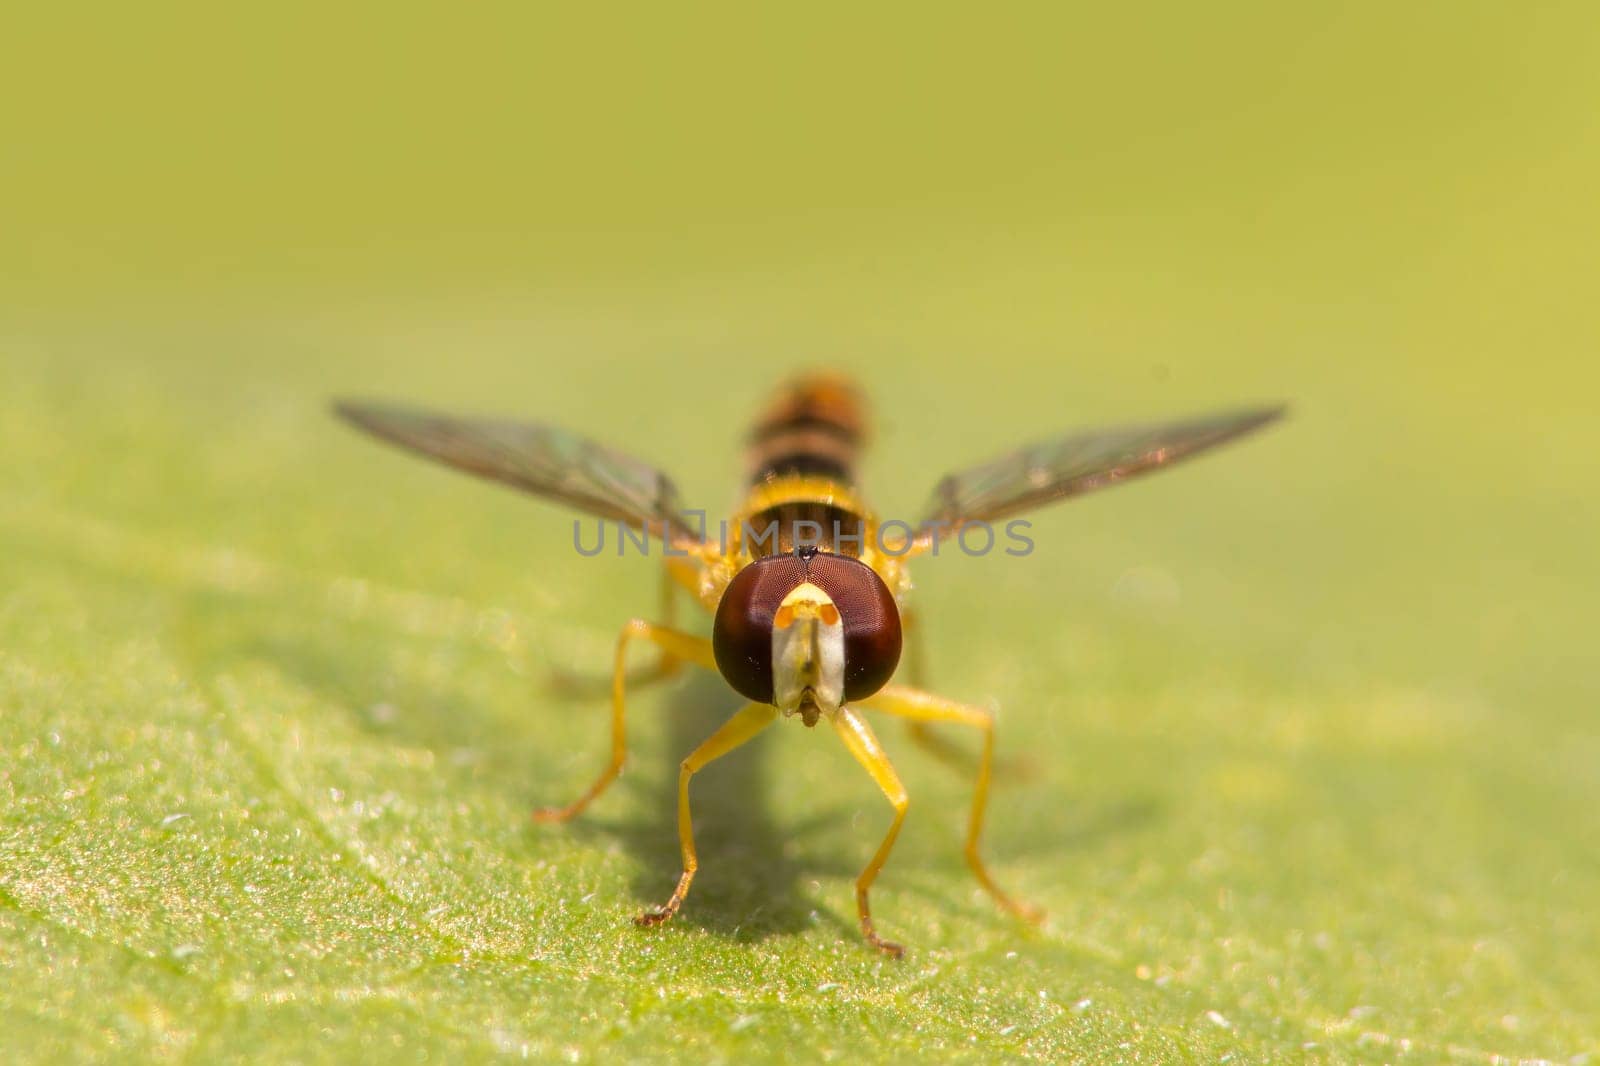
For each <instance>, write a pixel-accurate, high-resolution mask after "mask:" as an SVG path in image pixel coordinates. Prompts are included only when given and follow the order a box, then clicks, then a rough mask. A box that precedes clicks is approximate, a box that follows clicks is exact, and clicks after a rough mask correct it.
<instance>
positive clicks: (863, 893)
mask: <svg viewBox="0 0 1600 1066" xmlns="http://www.w3.org/2000/svg"><path fill="white" fill-rule="evenodd" d="M833 725H834V728H835V729H837V730H838V731H839V736H840V737H841V738H843V740H844V744H845V747H847V748H849V749H850V754H851V755H854V756H855V757H856V761H857V762H859V763H860V764H861V765H862V766H863V767H864V768H865V769H866V771H867V773H869V774H871V775H872V779H873V780H874V781H876V782H877V783H878V787H879V788H881V789H882V790H883V794H884V795H885V796H887V797H888V799H889V803H890V805H891V806H893V807H894V821H893V822H891V823H889V832H887V833H886V834H884V837H883V843H882V844H879V845H878V850H877V851H876V852H875V853H874V854H873V856H872V861H871V862H869V863H867V868H866V869H864V870H862V871H861V876H860V877H858V878H856V913H857V914H858V915H859V916H860V918H861V932H862V935H864V936H865V937H866V938H867V942H868V943H869V944H871V945H872V946H873V947H875V948H877V949H878V950H879V951H881V952H883V953H884V954H886V955H891V956H893V957H894V958H897V959H898V958H899V957H900V956H901V955H904V954H905V950H906V949H905V948H903V947H901V946H900V945H899V944H896V943H894V942H893V941H890V940H885V939H883V937H881V936H879V935H878V931H877V929H876V928H875V927H874V926H873V924H872V909H871V908H870V907H869V906H868V905H867V892H868V890H870V889H871V888H872V883H873V882H874V881H876V880H877V879H878V874H879V873H880V872H881V871H882V870H883V864H884V863H886V862H888V861H889V852H890V851H891V850H892V849H893V848H894V842H895V838H896V837H898V836H899V835H900V826H901V824H902V823H904V822H905V820H906V809H907V808H908V807H909V806H910V805H911V799H910V797H908V796H907V795H906V787H905V786H904V785H902V784H901V783H900V775H899V774H897V773H895V771H894V764H893V763H891V762H890V761H889V757H888V756H887V755H885V754H884V753H883V748H882V746H880V745H879V744H878V738H877V737H876V736H875V735H874V734H873V732H872V727H871V726H869V725H867V723H866V722H864V721H863V720H862V719H861V716H860V715H858V714H856V713H855V712H854V711H852V710H851V709H850V708H848V707H840V708H839V713H838V714H836V715H834V718H833Z"/></svg>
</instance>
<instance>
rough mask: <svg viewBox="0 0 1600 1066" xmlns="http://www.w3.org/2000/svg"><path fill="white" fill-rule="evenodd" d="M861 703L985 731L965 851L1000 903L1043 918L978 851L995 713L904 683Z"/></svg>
mask: <svg viewBox="0 0 1600 1066" xmlns="http://www.w3.org/2000/svg"><path fill="white" fill-rule="evenodd" d="M859 706H862V707H867V708H869V709H871V710H875V711H883V712H884V713H886V714H892V715H895V716H896V717H899V718H905V719H909V720H910V721H912V722H921V723H927V722H953V723H957V724H960V725H967V726H971V727H972V728H974V729H978V730H981V731H982V732H983V753H982V755H981V756H979V760H978V779H977V782H976V785H975V786H974V788H973V793H972V813H971V815H970V816H969V818H968V820H967V839H966V844H965V846H964V847H963V848H962V854H963V855H965V856H966V860H967V865H968V866H970V867H971V868H972V872H973V874H974V875H976V877H977V878H978V882H979V883H980V884H982V885H983V887H984V888H985V889H987V890H988V892H989V895H991V896H993V897H994V900H995V902H996V903H998V904H999V905H1000V906H1001V907H1003V908H1004V909H1005V910H1008V911H1010V912H1011V913H1012V914H1015V915H1016V916H1017V917H1019V918H1022V919H1024V920H1026V921H1030V922H1037V921H1039V920H1040V919H1042V918H1043V917H1044V913H1043V912H1042V911H1040V910H1039V909H1038V908H1037V907H1033V906H1030V905H1029V904H1026V903H1023V902H1022V901H1020V900H1018V899H1016V898H1014V897H1013V896H1011V895H1010V894H1009V893H1007V892H1006V891H1005V890H1003V889H1002V888H1001V887H1000V886H999V884H997V883H996V882H995V879H994V877H993V876H992V875H991V874H990V873H989V868H988V866H987V865H985V864H984V861H983V856H982V855H980V854H979V853H978V841H979V839H980V838H981V837H982V836H983V818H984V814H985V813H986V811H987V809H988V806H989V785H990V781H991V779H992V777H993V770H994V715H993V714H991V713H990V712H989V711H987V710H985V709H983V708H982V707H974V706H972V705H970V704H966V703H957V702H956V701H955V700H947V699H944V698H943V697H941V696H935V695H934V694H933V693H931V692H924V691H922V690H921V689H915V688H907V687H906V686H904V685H887V686H885V687H884V688H882V689H880V690H879V691H878V693H877V694H876V695H873V696H869V697H868V698H867V699H865V700H862V701H861V703H860V704H859Z"/></svg>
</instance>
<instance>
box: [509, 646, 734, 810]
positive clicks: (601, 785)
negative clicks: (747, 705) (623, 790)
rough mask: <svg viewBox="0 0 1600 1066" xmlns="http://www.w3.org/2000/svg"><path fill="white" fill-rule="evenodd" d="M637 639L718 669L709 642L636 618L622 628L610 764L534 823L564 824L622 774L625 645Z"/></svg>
mask: <svg viewBox="0 0 1600 1066" xmlns="http://www.w3.org/2000/svg"><path fill="white" fill-rule="evenodd" d="M636 637H638V638H643V639H645V640H648V641H650V642H651V643H652V644H654V645H655V646H656V647H658V648H660V649H661V652H662V654H663V655H671V656H673V657H675V658H678V659H686V660H688V661H689V662H692V663H696V664H698V665H700V666H703V667H705V668H706V669H707V670H715V669H716V668H717V661H716V657H715V656H714V655H713V654H712V651H711V642H710V641H709V640H705V639H704V638H701V637H694V636H690V635H689V634H687V633H681V632H679V631H678V630H676V629H668V628H667V627H666V626H658V625H653V624H651V623H650V622H646V621H643V620H641V619H638V618H635V619H633V620H632V621H631V622H629V623H628V624H627V625H625V626H623V627H622V633H621V635H620V636H618V637H617V655H616V663H615V666H614V667H613V670H612V674H611V761H610V762H608V763H606V768H605V769H604V770H602V771H600V776H599V777H597V778H596V779H595V782H594V784H592V785H590V786H589V789H588V791H586V792H585V793H584V794H583V795H581V796H579V797H578V798H577V799H576V800H574V801H573V802H571V803H569V804H567V805H566V806H565V807H543V808H540V809H539V810H536V811H534V812H533V817H534V819H535V820H536V821H540V822H564V821H566V820H567V819H568V818H571V817H572V816H573V815H575V814H577V813H579V812H580V811H582V810H583V809H584V808H585V807H587V806H589V804H590V803H591V802H593V800H594V798H595V797H596V796H598V795H600V793H602V792H604V791H605V790H606V786H607V785H609V784H611V782H612V781H614V780H616V777H617V775H618V774H619V773H621V772H622V763H623V760H624V759H626V758H627V755H628V733H627V716H626V713H625V699H624V690H625V688H626V678H627V672H628V642H629V641H630V640H633V639H634V638H636Z"/></svg>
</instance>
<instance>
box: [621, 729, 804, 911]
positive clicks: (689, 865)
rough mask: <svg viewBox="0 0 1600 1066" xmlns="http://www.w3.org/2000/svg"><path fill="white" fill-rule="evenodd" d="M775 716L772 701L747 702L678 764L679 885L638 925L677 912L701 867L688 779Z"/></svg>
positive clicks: (753, 734) (750, 736)
mask: <svg viewBox="0 0 1600 1066" xmlns="http://www.w3.org/2000/svg"><path fill="white" fill-rule="evenodd" d="M777 717H778V709H777V708H776V707H774V706H772V705H771V704H768V703H751V704H746V705H745V707H744V709H743V710H741V711H739V713H737V714H735V715H734V716H733V717H732V718H730V719H728V720H727V721H726V722H724V723H722V727H721V728H720V729H718V730H717V731H716V732H715V733H712V734H711V735H710V736H709V737H707V738H706V739H705V741H704V742H703V743H702V744H701V745H700V746H699V747H698V748H696V749H694V751H692V752H691V753H690V754H689V757H688V758H687V759H684V760H683V762H682V763H681V764H680V765H679V768H678V843H679V845H680V846H681V847H682V848H683V875H682V876H680V877H679V878H678V887H677V888H676V889H674V890H673V892H672V898H671V899H669V900H667V902H666V904H665V905H663V906H661V907H657V908H656V909H655V910H653V911H646V912H645V913H643V914H641V915H639V917H637V918H635V919H634V921H635V922H637V923H638V924H639V925H660V924H661V923H662V922H664V921H666V920H667V919H668V918H671V917H672V916H673V915H674V914H677V913H678V908H679V907H681V906H683V897H685V896H687V895H688V894H689V885H690V883H691V882H693V881H694V872H695V871H696V870H698V869H699V868H700V860H699V859H698V858H697V857H696V856H695V852H694V823H693V821H692V820H691V819H690V817H689V779H690V778H692V777H694V775H695V774H697V773H699V772H700V770H701V769H702V768H704V767H705V765H706V764H707V763H710V762H715V761H716V760H717V759H720V758H722V757H723V756H724V755H726V754H728V752H730V751H732V750H733V749H734V748H737V747H738V746H739V745H741V744H743V743H745V742H746V741H748V740H750V739H751V738H752V737H754V736H755V735H756V734H757V733H759V732H761V731H762V730H763V729H765V728H767V726H769V725H771V724H772V723H773V721H774V720H775V719H776V718H777Z"/></svg>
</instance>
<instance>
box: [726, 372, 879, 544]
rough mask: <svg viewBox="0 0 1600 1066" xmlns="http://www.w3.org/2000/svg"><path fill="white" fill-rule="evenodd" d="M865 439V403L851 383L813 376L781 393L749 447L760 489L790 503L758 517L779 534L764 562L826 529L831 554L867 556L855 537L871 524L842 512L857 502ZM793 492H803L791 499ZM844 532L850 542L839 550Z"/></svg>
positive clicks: (824, 540) (753, 480)
mask: <svg viewBox="0 0 1600 1066" xmlns="http://www.w3.org/2000/svg"><path fill="white" fill-rule="evenodd" d="M865 433H866V419H865V416H864V411H863V405H862V401H861V396H860V393H858V392H857V391H856V388H855V386H854V385H853V384H852V383H851V382H850V381H849V380H848V379H847V378H844V377H841V376H838V375H834V374H811V375H807V376H805V377H801V378H798V379H796V380H794V381H792V382H790V383H789V384H788V385H787V386H786V387H784V388H783V389H782V390H780V391H779V393H778V394H777V396H775V397H774V398H773V401H772V403H771V404H769V405H768V407H767V409H766V411H765V412H763V413H762V415H761V417H760V418H759V419H757V420H756V423H755V425H754V426H753V427H751V430H750V435H749V439H748V452H747V455H748V457H749V470H750V484H751V487H752V489H753V490H755V491H756V492H757V493H760V492H761V490H762V489H763V488H765V489H770V490H776V491H775V492H774V495H777V496H780V497H785V498H784V499H783V500H782V502H779V503H775V504H773V505H771V506H768V507H764V508H762V509H760V510H757V511H754V512H753V513H751V515H750V520H751V522H752V524H753V525H754V526H756V527H757V528H765V527H767V526H769V525H770V524H772V523H776V525H777V530H778V537H777V542H776V543H775V544H774V545H773V546H772V548H771V549H767V548H765V547H764V546H763V547H758V548H756V552H757V554H762V555H765V554H770V553H771V551H773V550H777V551H790V550H792V549H793V547H794V544H795V532H796V529H797V528H798V529H800V530H801V531H802V534H803V535H804V533H805V532H806V531H810V530H813V529H816V528H820V529H821V531H822V532H821V535H820V540H819V541H818V542H817V543H818V546H819V547H821V549H822V550H823V551H836V552H837V553H838V554H842V555H859V554H860V548H859V547H858V546H857V545H856V544H855V543H853V542H852V541H851V539H850V536H851V535H852V534H854V533H856V532H857V531H859V530H860V528H861V527H862V523H863V516H862V515H861V514H859V513H857V512H856V511H855V510H854V509H853V508H851V507H847V506H841V505H840V503H839V501H838V497H840V496H846V497H850V498H852V499H853V498H854V488H855V483H856V460H857V457H858V456H859V454H860V451H861V447H862V444H863V443H864V440H865ZM790 486H793V487H794V489H795V490H797V491H794V492H788V491H784V490H785V489H787V488H789V487H790ZM802 487H803V488H802ZM834 489H837V490H842V491H837V492H836V491H832V490H834ZM813 490H814V491H813ZM802 523H804V525H802ZM836 531H839V532H842V533H843V534H844V536H843V537H842V538H841V539H840V540H839V542H838V543H837V544H835V532H836Z"/></svg>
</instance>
